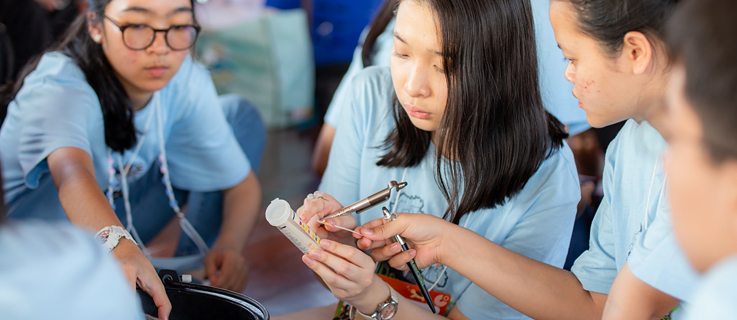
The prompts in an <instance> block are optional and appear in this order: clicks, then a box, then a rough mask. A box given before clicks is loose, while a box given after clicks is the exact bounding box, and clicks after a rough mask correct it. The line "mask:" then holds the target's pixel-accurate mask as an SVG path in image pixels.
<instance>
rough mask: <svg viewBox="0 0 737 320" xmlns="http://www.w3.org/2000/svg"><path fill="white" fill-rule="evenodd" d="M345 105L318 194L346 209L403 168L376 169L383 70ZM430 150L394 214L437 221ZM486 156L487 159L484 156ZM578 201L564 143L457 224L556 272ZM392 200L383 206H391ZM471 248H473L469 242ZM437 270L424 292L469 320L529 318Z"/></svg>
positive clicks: (383, 113) (384, 119)
mask: <svg viewBox="0 0 737 320" xmlns="http://www.w3.org/2000/svg"><path fill="white" fill-rule="evenodd" d="M352 91H353V93H354V96H353V100H352V104H351V107H350V108H349V109H346V112H343V114H342V115H341V117H342V120H341V121H343V124H344V125H341V126H340V127H338V131H337V134H336V136H335V142H334V144H333V148H332V149H331V151H330V161H329V163H328V168H327V171H326V172H325V176H324V177H323V180H322V183H321V185H320V191H323V192H326V193H328V194H330V195H332V196H334V197H335V198H336V199H337V200H338V201H339V202H340V203H342V204H344V205H348V204H350V203H353V202H355V201H358V200H359V199H361V198H363V197H366V196H368V195H370V194H373V193H375V192H377V191H379V190H381V189H384V188H386V186H387V183H388V182H389V181H391V180H396V181H402V175H403V173H404V170H405V169H404V168H387V167H379V166H377V165H376V162H377V161H378V160H379V159H380V158H381V156H382V155H384V154H385V153H386V151H384V150H383V149H382V148H380V146H382V145H383V142H384V139H386V137H387V136H388V134H389V132H390V131H391V130H392V129H393V128H394V126H395V122H394V118H393V117H392V115H391V110H392V108H391V95H392V93H393V92H394V87H393V85H392V79H391V74H390V71H389V68H387V67H371V68H367V69H365V70H364V71H363V72H361V73H360V74H359V75H357V76H356V77H355V78H354V79H353V87H352ZM434 152H435V148H434V147H433V146H432V144H431V146H430V148H429V150H428V154H427V155H426V156H425V158H424V159H423V160H422V162H421V163H420V164H418V165H417V166H415V167H411V168H408V169H407V175H406V177H405V181H407V182H408V186H407V187H406V188H404V189H403V190H402V192H401V195H400V197H399V201H398V202H399V204H398V206H397V210H396V211H397V212H410V213H426V214H431V215H434V216H438V217H442V216H443V214H444V213H445V210H446V209H447V208H448V204H447V202H446V200H445V198H444V197H443V195H442V193H441V191H440V188H439V187H438V185H437V183H436V182H435V176H434V173H435V155H434ZM489 156H491V155H489ZM579 198H580V189H579V184H578V175H577V174H576V167H575V164H574V160H573V154H572V153H571V150H570V149H569V148H568V146H567V145H565V146H564V147H562V148H561V149H560V150H557V151H555V152H554V153H553V154H552V155H551V157H550V158H548V159H547V160H545V161H544V162H543V163H542V165H541V166H540V168H539V169H538V171H537V172H536V173H535V174H534V175H533V176H532V177H531V178H530V179H529V181H528V182H527V184H526V186H525V187H524V189H522V191H521V192H520V193H519V194H518V195H516V196H514V197H513V198H510V199H508V200H507V202H506V203H505V204H503V205H499V206H497V207H496V208H495V209H484V210H478V211H476V212H473V213H471V214H469V215H466V216H464V217H463V218H462V219H461V221H460V225H461V226H463V225H466V227H467V228H468V229H470V230H472V231H474V232H476V233H478V234H480V235H482V236H484V237H485V238H487V239H489V240H490V241H493V242H495V243H498V244H500V245H502V246H504V247H505V248H507V249H509V250H512V251H514V252H517V253H519V254H522V255H525V256H527V257H530V258H532V259H535V260H539V261H542V262H545V263H548V264H551V265H553V266H556V267H562V266H563V263H564V262H565V258H566V255H567V253H568V245H569V242H570V238H571V231H572V229H573V221H574V218H575V215H576V205H577V204H578V200H579ZM395 202H397V200H396V194H395V195H392V198H391V199H390V201H388V202H387V203H386V206H387V207H388V208H390V209H391V208H394V204H395ZM381 217H382V213H381V208H380V207H377V208H373V209H371V210H368V211H366V212H363V213H361V214H359V215H357V216H356V218H357V219H358V223H359V224H363V223H366V222H368V221H371V220H373V219H377V218H381ZM468 245H473V244H468ZM442 269H443V268H442V267H441V266H431V267H429V268H426V269H424V270H423V271H422V275H423V277H424V279H425V283H426V284H427V285H428V287H429V286H431V284H433V283H435V282H436V281H438V285H437V287H436V288H435V290H437V291H440V292H444V293H447V294H450V295H451V296H452V298H451V302H455V303H456V307H457V308H460V309H459V310H460V311H461V312H462V313H463V314H464V315H466V316H467V317H469V318H471V319H528V318H527V317H525V316H523V315H522V314H520V313H519V312H517V311H516V310H514V309H512V308H510V307H509V306H507V305H505V304H504V303H502V302H501V301H499V300H498V299H496V298H494V297H493V296H491V295H490V294H488V293H487V292H485V291H484V290H483V289H481V288H480V287H478V286H477V285H475V284H473V283H471V281H470V280H469V279H467V278H465V277H463V276H462V275H460V274H459V273H458V272H456V271H454V270H451V269H450V268H449V269H448V270H447V273H446V274H444V275H442V277H440V274H441V272H442Z"/></svg>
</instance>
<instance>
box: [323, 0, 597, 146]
mask: <svg viewBox="0 0 737 320" xmlns="http://www.w3.org/2000/svg"><path fill="white" fill-rule="evenodd" d="M549 9H550V0H533V1H532V15H533V17H534V18H535V39H536V40H537V56H538V68H539V70H538V74H539V77H540V94H541V95H542V99H543V105H545V108H546V109H547V110H548V111H550V113H552V114H553V115H554V116H556V117H557V118H558V119H559V120H560V121H561V122H563V123H564V124H567V125H568V126H569V128H568V131H569V132H570V134H571V135H576V134H579V133H581V132H583V131H586V130H587V129H589V128H591V125H589V123H588V122H587V121H586V112H585V111H584V110H583V109H581V108H579V107H578V100H576V98H575V97H574V96H573V94H572V93H571V92H573V84H572V83H570V82H569V81H568V80H566V78H565V76H564V72H565V69H566V65H567V62H566V61H565V59H564V57H563V52H561V51H560V48H558V43H557V42H556V41H555V34H554V33H553V26H552V25H551V24H550V17H549V16H548V11H549ZM394 23H395V21H394V20H393V19H392V21H391V22H390V23H389V25H387V27H386V29H385V30H384V32H383V33H382V34H381V35H379V37H378V38H376V42H375V43H374V47H373V49H372V50H373V51H372V53H373V57H374V60H373V65H374V66H389V62H390V60H391V54H392V49H393V47H394ZM367 31H368V28H366V30H364V33H363V35H362V36H361V39H365V38H366V34H367ZM362 52H363V40H361V44H359V46H358V47H357V48H356V50H355V52H354V53H353V61H352V62H351V65H350V67H349V68H348V71H347V72H346V74H345V76H343V81H341V83H340V85H339V86H338V89H337V90H336V91H335V95H334V96H333V100H332V101H331V102H330V107H328V111H327V113H326V114H325V123H327V124H329V125H331V126H332V127H333V128H337V127H338V124H339V120H340V112H341V111H340V110H343V109H347V108H349V105H350V102H351V94H350V88H351V85H350V82H351V79H352V78H353V77H354V76H355V75H356V74H358V73H359V72H361V70H363V68H364V65H363V59H362V57H361V53H362Z"/></svg>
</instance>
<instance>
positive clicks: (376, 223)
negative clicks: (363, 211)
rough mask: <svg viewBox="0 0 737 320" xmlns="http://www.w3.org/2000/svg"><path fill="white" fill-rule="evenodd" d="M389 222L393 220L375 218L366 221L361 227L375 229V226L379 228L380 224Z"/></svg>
mask: <svg viewBox="0 0 737 320" xmlns="http://www.w3.org/2000/svg"><path fill="white" fill-rule="evenodd" d="M388 222H391V220H386V219H384V218H378V219H374V220H371V221H369V222H366V223H364V224H363V225H361V226H360V227H359V228H361V229H369V230H373V229H375V228H378V227H380V226H383V225H385V224H387V223H388Z"/></svg>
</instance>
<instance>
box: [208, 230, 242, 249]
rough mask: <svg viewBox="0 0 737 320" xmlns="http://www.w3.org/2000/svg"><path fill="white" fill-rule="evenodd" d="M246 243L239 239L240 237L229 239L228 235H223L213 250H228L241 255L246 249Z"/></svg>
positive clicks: (216, 241)
mask: <svg viewBox="0 0 737 320" xmlns="http://www.w3.org/2000/svg"><path fill="white" fill-rule="evenodd" d="M244 242H245V241H242V240H240V239H238V237H229V236H227V235H226V234H222V235H221V236H219V237H218V238H217V240H215V243H214V244H213V245H212V248H211V249H227V250H233V251H235V252H238V253H241V252H243V248H244V247H245V243H244Z"/></svg>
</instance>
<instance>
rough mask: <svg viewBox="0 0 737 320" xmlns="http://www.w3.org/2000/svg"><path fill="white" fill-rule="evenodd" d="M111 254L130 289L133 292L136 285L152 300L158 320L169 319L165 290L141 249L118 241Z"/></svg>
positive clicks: (169, 306)
mask: <svg viewBox="0 0 737 320" xmlns="http://www.w3.org/2000/svg"><path fill="white" fill-rule="evenodd" d="M112 253H113V255H115V257H116V258H117V259H118V261H119V262H120V266H121V267H122V268H123V273H124V274H125V277H126V278H127V279H128V282H129V283H130V284H131V287H132V289H133V290H134V291H135V290H136V285H138V287H140V288H141V289H142V290H143V291H145V292H146V293H148V295H150V296H151V297H152V298H153V299H154V304H156V307H157V308H159V318H160V319H169V313H170V312H171V302H169V297H168V296H167V295H166V290H164V284H163V283H162V282H161V279H160V278H159V275H158V274H156V270H155V269H154V266H153V265H151V262H150V261H148V259H146V256H144V255H143V252H141V249H139V248H138V246H136V245H135V244H134V243H133V241H130V240H128V239H120V242H119V243H118V245H117V246H116V247H115V249H113V251H112Z"/></svg>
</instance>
